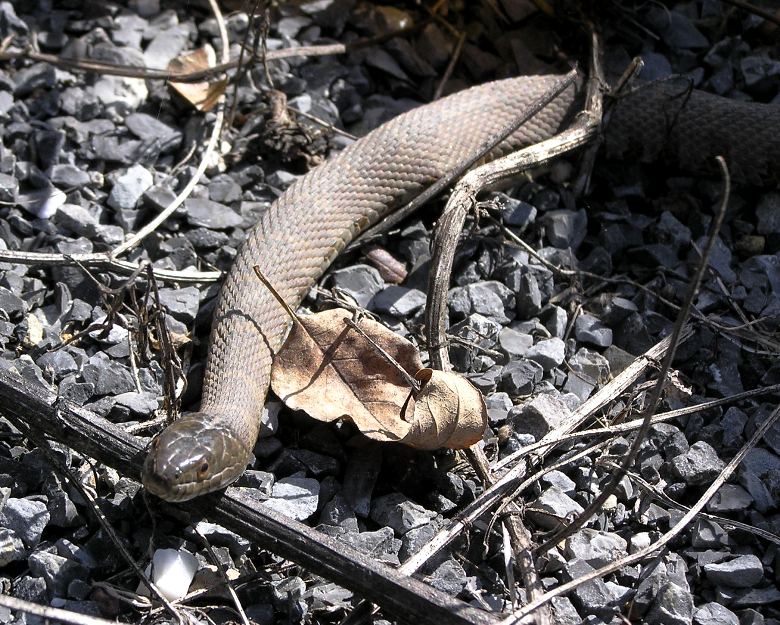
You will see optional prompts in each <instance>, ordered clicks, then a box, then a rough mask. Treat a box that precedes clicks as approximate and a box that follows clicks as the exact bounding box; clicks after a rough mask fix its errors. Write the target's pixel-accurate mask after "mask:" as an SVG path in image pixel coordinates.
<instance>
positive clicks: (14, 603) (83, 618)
mask: <svg viewBox="0 0 780 625" xmlns="http://www.w3.org/2000/svg"><path fill="white" fill-rule="evenodd" d="M0 606H2V607H4V608H8V609H9V610H12V611H14V612H22V613H24V614H33V615H35V616H39V617H41V618H42V619H45V622H55V623H67V624H68V625H116V621H113V620H112V621H109V620H107V619H102V618H98V617H97V616H90V615H89V614H78V613H76V612H71V611H69V610H63V609H61V608H52V607H50V606H45V605H38V604H37V603H33V602H32V601H25V600H24V599H17V598H16V597H11V596H9V595H6V594H0Z"/></svg>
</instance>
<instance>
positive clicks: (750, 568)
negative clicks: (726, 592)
mask: <svg viewBox="0 0 780 625" xmlns="http://www.w3.org/2000/svg"><path fill="white" fill-rule="evenodd" d="M704 574H705V575H706V576H707V579H708V580H709V581H710V582H712V583H713V584H715V585H717V586H731V587H732V588H752V587H753V586H755V585H756V584H758V582H760V581H761V579H762V578H763V577H764V567H763V566H762V564H761V560H760V559H759V558H758V557H757V556H754V555H743V556H738V557H736V558H734V559H733V560H729V561H728V562H717V563H712V564H705V565H704Z"/></svg>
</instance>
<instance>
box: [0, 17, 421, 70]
mask: <svg viewBox="0 0 780 625" xmlns="http://www.w3.org/2000/svg"><path fill="white" fill-rule="evenodd" d="M429 21H430V20H422V21H420V22H419V23H417V24H414V25H412V26H409V27H407V28H401V29H399V30H396V31H393V32H390V33H386V34H384V35H380V36H377V37H369V38H365V39H358V40H357V41H353V42H351V43H349V44H343V43H334V44H327V45H316V46H298V47H296V48H284V49H281V50H269V51H268V52H267V53H266V57H265V58H266V59H267V60H269V61H270V60H273V59H288V58H297V57H304V56H307V57H313V56H334V55H337V54H345V53H347V52H349V51H351V50H358V49H360V48H366V47H369V46H372V45H377V44H381V43H384V42H385V41H388V40H390V39H393V38H394V37H402V36H403V35H407V34H410V33H413V32H416V31H418V30H419V29H420V28H423V27H424V26H425V25H426V24H428V23H429ZM14 59H27V60H30V61H35V62H41V63H48V64H50V65H54V66H55V67H61V68H63V69H67V70H69V71H81V72H95V73H98V74H106V75H109V76H124V77H126V78H143V79H146V80H168V81H171V82H204V81H207V80H211V79H213V78H217V77H219V76H222V75H224V74H225V73H226V72H228V71H230V70H233V69H236V68H237V67H238V65H239V60H238V59H237V58H236V59H232V60H228V59H227V58H225V59H224V60H223V62H221V63H219V64H218V65H215V66H214V67H209V68H206V69H203V70H198V71H193V72H171V71H168V70H160V69H152V68H148V67H134V66H131V65H121V64H118V63H108V62H105V61H97V60H94V59H85V58H71V57H62V56H57V55H56V54H44V53H41V52H39V51H37V50H35V49H33V48H32V47H28V48H25V49H24V50H8V49H5V50H2V51H0V61H10V60H14ZM258 60H260V61H262V60H263V59H262V57H259V58H258Z"/></svg>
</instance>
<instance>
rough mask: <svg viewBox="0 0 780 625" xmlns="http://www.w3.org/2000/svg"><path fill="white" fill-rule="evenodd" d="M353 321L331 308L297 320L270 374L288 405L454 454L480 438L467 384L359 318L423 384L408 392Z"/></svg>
mask: <svg viewBox="0 0 780 625" xmlns="http://www.w3.org/2000/svg"><path fill="white" fill-rule="evenodd" d="M350 318H351V313H350V312H348V311H346V310H342V309H334V310H329V311H325V312H322V313H317V314H314V315H307V316H304V317H299V318H298V320H297V321H296V322H295V323H294V325H293V328H292V330H291V332H290V335H289V336H288V337H287V340H286V341H285V343H284V345H283V346H282V348H281V349H280V350H279V351H278V353H277V354H276V355H275V357H274V364H273V368H272V370H271V388H272V389H273V391H274V392H275V393H276V394H277V395H278V396H279V397H280V398H281V400H282V401H283V402H284V403H285V404H286V405H287V406H288V407H289V408H292V409H294V410H303V411H305V412H306V413H308V414H309V415H310V416H311V417H313V418H314V419H317V420H320V421H335V420H338V419H349V420H351V421H352V422H354V423H355V425H356V426H357V428H358V429H359V430H360V431H361V432H362V433H363V434H364V435H366V436H368V437H369V438H372V439H374V440H377V441H382V442H400V443H404V444H405V445H409V446H410V447H415V448H417V449H438V448H441V447H450V448H453V449H459V448H463V447H468V446H469V445H472V444H473V443H475V442H477V441H478V440H480V439H481V438H482V433H483V432H484V430H485V426H486V424H487V412H486V409H485V403H484V400H483V398H482V394H481V393H480V392H479V391H478V390H477V389H476V388H474V386H472V385H471V383H470V382H468V381H467V380H466V379H465V378H463V377H461V376H459V375H458V374H454V373H448V374H445V373H442V372H440V371H432V370H431V369H424V368H423V366H422V361H421V360H420V355H419V352H418V351H417V348H416V347H415V346H414V345H413V344H412V343H410V342H409V341H407V340H406V339H404V338H402V337H400V336H398V335H397V334H395V333H394V332H392V331H391V330H388V329H387V328H386V327H384V326H383V325H382V324H380V323H377V322H376V321H372V320H370V319H364V320H362V321H361V323H360V327H361V329H362V330H363V331H364V332H365V333H366V334H368V335H369V336H370V337H371V341H373V342H374V343H375V344H376V345H377V346H378V347H380V348H381V350H383V351H384V352H385V353H386V354H387V355H388V356H390V358H391V359H392V360H394V361H395V362H396V363H397V364H398V365H399V366H400V367H402V368H403V369H404V370H405V371H406V373H407V374H408V375H414V377H415V379H417V380H419V381H420V382H421V383H422V387H421V389H420V391H419V392H417V393H414V394H413V393H412V391H411V389H410V388H409V384H408V382H407V380H406V376H405V375H404V373H403V372H401V371H399V370H398V368H397V367H396V366H395V365H394V364H392V363H391V362H390V360H389V359H388V358H387V357H386V356H385V355H383V354H382V353H381V352H380V350H378V349H377V348H376V347H375V346H374V345H372V344H371V341H369V340H366V339H365V338H364V337H363V336H361V335H360V334H359V333H358V332H356V331H355V330H353V329H352V328H350V327H349V326H348V325H347V323H346V322H347V320H349V319H350Z"/></svg>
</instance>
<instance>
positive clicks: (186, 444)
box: [143, 76, 780, 501]
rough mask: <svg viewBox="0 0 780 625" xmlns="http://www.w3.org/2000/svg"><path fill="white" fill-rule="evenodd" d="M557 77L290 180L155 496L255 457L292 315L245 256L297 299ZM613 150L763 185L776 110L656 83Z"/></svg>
mask: <svg viewBox="0 0 780 625" xmlns="http://www.w3.org/2000/svg"><path fill="white" fill-rule="evenodd" d="M557 78H558V77H557V76H535V77H533V76H532V77H522V78H514V79H508V80H503V81H499V82H494V83H489V84H485V85H482V86H479V87H474V88H472V89H468V90H465V91H462V92H460V93H457V94H454V95H452V96H449V97H447V98H444V99H442V100H439V101H436V102H434V103H431V104H428V105H425V106H421V107H419V108H417V109H414V110H412V111H410V112H408V113H405V114H403V115H400V116H398V117H396V118H394V119H392V120H391V121H389V122H387V123H386V124H384V125H382V126H381V127H379V128H377V129H376V130H374V131H373V132H371V133H370V134H368V135H367V136H365V137H364V138H362V139H361V140H359V141H357V142H355V143H354V144H353V145H351V146H350V147H348V148H347V149H345V150H344V151H343V152H341V153H340V154H338V155H337V156H335V157H333V158H331V159H329V160H328V161H327V162H325V163H324V164H322V165H321V166H319V167H317V168H316V169H314V170H313V171H311V172H310V173H308V174H307V175H305V176H303V177H302V178H300V179H299V180H297V181H296V182H295V183H294V184H293V185H291V186H290V187H289V188H288V189H287V191H286V192H285V193H284V194H283V195H282V196H281V197H280V198H279V199H278V200H277V201H276V202H275V203H274V204H273V205H272V206H270V208H269V209H268V210H267V211H266V212H265V213H264V214H263V216H262V218H261V219H260V221H259V223H258V224H257V225H256V226H255V227H254V229H253V230H252V231H251V232H250V233H249V235H248V238H247V240H246V242H245V243H244V245H243V247H242V249H241V250H240V252H239V254H238V256H237V258H236V260H235V262H234V264H233V266H232V268H231V270H230V272H229V274H228V276H227V277H226V279H225V282H224V283H223V285H222V290H221V293H220V296H219V303H218V305H217V311H216V316H215V319H214V321H213V326H212V332H211V343H210V349H209V356H208V363H207V368H206V374H205V379H204V384H203V398H202V403H201V408H200V412H196V413H191V414H189V415H187V416H185V417H183V418H181V419H179V420H178V421H176V422H175V423H173V424H172V425H170V426H168V428H166V429H165V430H164V431H163V432H162V433H161V434H160V435H158V436H157V438H155V440H154V442H153V444H152V448H151V451H150V453H149V456H148V457H147V460H146V463H145V466H144V474H143V481H144V485H145V486H146V488H147V489H148V490H149V491H150V492H152V493H154V494H155V495H158V496H160V497H162V498H164V499H167V500H169V501H183V500H186V499H190V498H192V497H195V496H197V495H200V494H203V493H206V492H209V491H213V490H216V489H219V488H222V487H224V486H226V485H227V484H229V483H230V482H232V481H233V480H234V479H236V478H237V477H238V476H239V475H240V474H241V473H242V472H243V471H244V469H245V468H246V465H247V463H248V462H249V461H250V460H251V458H252V456H251V452H252V448H253V446H254V443H255V440H256V439H257V436H258V431H259V428H260V415H261V411H262V408H263V404H264V401H265V397H266V393H267V391H268V386H269V376H270V369H271V361H272V354H273V352H274V350H276V349H277V348H278V347H279V346H280V345H281V343H282V341H283V339H284V337H285V334H286V332H287V329H288V325H289V322H288V317H287V315H286V314H285V312H284V311H283V310H282V309H281V308H280V306H279V304H278V303H277V302H276V300H275V299H274V297H273V296H272V295H271V294H270V293H269V292H268V291H267V290H266V288H265V287H264V286H263V285H262V284H261V283H260V281H259V280H258V279H257V278H256V276H255V274H254V272H253V270H252V268H253V266H254V265H259V266H260V268H261V270H262V271H263V273H264V274H265V276H266V277H267V278H268V279H269V280H270V282H271V283H272V284H273V285H275V287H276V289H277V290H278V292H279V293H280V294H281V296H282V297H283V298H284V299H285V300H286V301H287V302H288V303H289V304H290V305H291V306H292V307H293V308H295V307H297V306H298V305H299V304H300V302H301V300H302V298H303V297H304V295H305V294H306V292H307V291H308V290H309V288H310V287H311V286H312V285H313V284H314V283H315V281H316V280H317V279H318V278H319V277H320V276H321V275H322V273H323V272H324V271H325V269H326V268H327V266H328V265H329V264H330V263H331V261H332V260H333V259H334V258H335V257H336V256H337V255H338V253H339V252H340V251H341V250H342V249H343V248H344V246H345V245H346V244H347V243H348V242H349V241H351V240H352V239H353V238H354V237H355V236H356V235H357V234H358V233H359V232H361V231H362V230H364V229H365V228H366V227H367V226H369V225H371V224H374V223H376V222H377V221H379V220H380V219H381V218H382V217H384V216H385V215H387V214H389V213H390V212H392V211H393V210H394V209H396V208H398V207H400V206H402V205H403V204H404V203H406V202H408V201H409V200H410V199H412V198H413V197H414V196H415V195H417V194H419V193H420V192H421V191H422V190H424V189H425V188H426V187H427V186H428V185H430V184H431V183H432V182H433V181H435V180H436V179H437V178H438V177H440V176H441V175H442V173H444V172H445V171H447V170H448V169H450V168H451V167H452V166H453V165H454V164H455V163H456V162H457V161H458V160H460V159H461V158H463V157H464V156H465V155H467V154H469V153H472V152H473V151H474V150H475V148H476V147H477V146H478V145H479V144H480V143H482V142H483V141H484V140H485V139H486V138H487V137H489V136H490V135H492V134H493V133H495V132H496V131H497V130H498V129H499V128H501V127H502V126H504V125H505V124H507V123H508V121H509V120H510V119H512V118H513V117H514V116H517V115H518V111H521V110H522V109H523V108H524V107H527V106H528V105H529V104H530V103H531V102H532V101H533V100H534V99H536V98H537V97H538V96H539V95H540V94H542V93H544V92H545V91H547V90H548V89H549V88H550V87H551V85H552V84H553V82H554V81H556V80H557ZM576 106H577V94H576V91H575V89H574V88H572V89H569V90H568V91H566V92H565V93H564V94H563V95H562V96H560V97H559V98H558V99H557V100H555V101H554V102H553V103H552V104H550V105H549V106H547V107H546V108H545V109H544V110H543V111H542V112H541V113H540V114H538V115H536V116H535V117H534V118H533V119H532V120H531V121H530V122H529V123H528V124H526V125H525V126H524V127H523V128H522V129H521V130H520V131H519V132H517V133H516V134H515V135H513V136H512V138H511V139H510V140H508V141H507V142H506V143H505V144H503V145H502V146H501V147H502V149H503V150H504V151H506V150H509V149H514V148H517V147H520V146H522V145H527V144H530V143H534V142H537V141H540V140H542V139H546V138H548V137H550V136H552V135H553V134H554V133H555V132H556V131H558V130H559V128H560V127H561V126H562V124H564V122H565V121H566V120H567V119H568V118H569V117H570V116H571V115H572V114H573V112H574V110H575V108H576ZM607 147H608V150H609V151H610V152H612V153H613V154H619V155H622V156H623V157H627V158H628V157H635V158H639V159H642V160H650V159H656V158H658V157H659V156H663V157H666V158H667V159H669V160H670V162H672V163H674V164H675V166H676V167H680V168H683V169H687V170H693V171H702V170H704V171H706V170H707V169H708V168H709V167H710V161H711V159H712V157H713V156H714V155H716V154H723V155H725V156H726V157H727V161H728V164H729V166H730V168H731V170H732V172H733V173H734V175H735V177H736V178H737V179H738V180H742V181H745V182H750V183H766V182H770V181H772V180H776V179H777V178H778V172H779V170H780V107H778V106H772V105H763V104H756V103H744V102H735V101H733V100H727V99H725V98H720V97H717V96H713V95H709V94H705V93H702V92H698V91H690V90H689V89H688V86H687V84H686V83H685V82H684V81H683V82H682V83H681V82H678V81H676V82H672V83H668V84H665V85H659V86H654V87H650V88H649V89H645V90H644V91H643V92H642V93H640V94H638V95H634V96H630V97H627V98H625V100H624V101H622V102H621V103H620V104H619V105H618V106H617V107H616V110H615V112H614V117H613V120H612V124H611V125H610V127H609V129H608V132H607Z"/></svg>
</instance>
